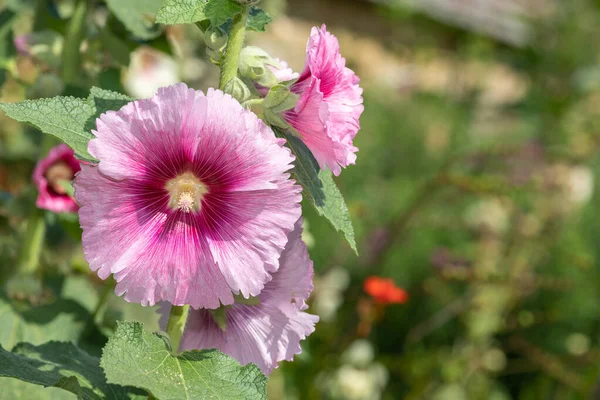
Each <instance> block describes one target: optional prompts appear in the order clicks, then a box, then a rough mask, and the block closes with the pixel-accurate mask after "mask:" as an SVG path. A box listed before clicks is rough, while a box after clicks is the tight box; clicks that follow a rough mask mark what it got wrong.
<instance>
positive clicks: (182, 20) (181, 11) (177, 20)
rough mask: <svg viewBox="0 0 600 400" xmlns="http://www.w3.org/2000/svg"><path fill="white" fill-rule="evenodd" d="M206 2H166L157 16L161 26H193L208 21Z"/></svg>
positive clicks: (188, 0)
mask: <svg viewBox="0 0 600 400" xmlns="http://www.w3.org/2000/svg"><path fill="white" fill-rule="evenodd" d="M205 5H206V0H165V1H164V3H163V5H162V7H161V8H160V10H158V13H157V14H156V22H158V23H161V24H167V25H173V24H193V23H194V22H199V21H202V20H205V19H206V14H204V6H205Z"/></svg>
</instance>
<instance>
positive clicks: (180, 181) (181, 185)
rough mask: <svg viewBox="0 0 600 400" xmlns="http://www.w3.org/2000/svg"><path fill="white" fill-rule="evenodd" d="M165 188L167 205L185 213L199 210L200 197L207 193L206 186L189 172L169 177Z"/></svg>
mask: <svg viewBox="0 0 600 400" xmlns="http://www.w3.org/2000/svg"><path fill="white" fill-rule="evenodd" d="M165 189H166V190H167V191H168V192H169V207H170V208H171V209H172V210H173V211H177V210H181V211H183V212H186V213H189V212H198V211H200V206H201V204H202V198H203V197H204V195H205V194H206V193H208V187H207V186H206V185H205V184H204V183H202V181H200V180H199V179H198V178H196V176H195V175H194V174H193V173H191V172H184V173H183V174H181V175H178V176H176V177H175V178H173V179H170V180H169V181H167V183H166V185H165Z"/></svg>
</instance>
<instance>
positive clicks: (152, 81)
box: [123, 46, 181, 99]
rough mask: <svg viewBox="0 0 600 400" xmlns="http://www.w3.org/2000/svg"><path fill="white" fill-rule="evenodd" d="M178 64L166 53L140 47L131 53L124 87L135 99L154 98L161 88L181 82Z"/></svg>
mask: <svg viewBox="0 0 600 400" xmlns="http://www.w3.org/2000/svg"><path fill="white" fill-rule="evenodd" d="M180 80H181V79H180V77H179V71H178V67H177V63H176V62H175V61H174V60H173V58H171V57H170V56H168V55H167V54H165V53H162V52H160V51H157V50H155V49H153V48H151V47H144V46H142V47H139V48H138V49H137V50H136V51H134V52H133V53H131V62H130V64H129V68H128V70H127V72H126V74H125V79H124V82H123V86H124V87H125V90H126V91H127V93H128V94H129V95H131V96H133V97H135V98H139V99H146V98H149V97H152V96H153V95H154V93H155V92H156V90H157V89H158V88H159V87H163V86H169V85H173V84H175V83H177V82H179V81H180Z"/></svg>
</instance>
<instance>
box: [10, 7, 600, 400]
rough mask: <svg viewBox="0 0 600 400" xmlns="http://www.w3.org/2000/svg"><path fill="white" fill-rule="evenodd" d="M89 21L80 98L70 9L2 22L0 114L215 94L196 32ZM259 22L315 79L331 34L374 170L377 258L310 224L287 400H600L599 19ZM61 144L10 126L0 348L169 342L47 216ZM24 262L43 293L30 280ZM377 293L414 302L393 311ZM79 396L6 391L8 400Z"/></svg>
mask: <svg viewBox="0 0 600 400" xmlns="http://www.w3.org/2000/svg"><path fill="white" fill-rule="evenodd" d="M108 3H111V2H108ZM152 3H156V1H154V0H152V1H148V2H147V5H148V7H149V15H150V11H151V9H152V7H153V5H152ZM91 4H92V5H91V11H90V12H89V15H88V19H89V24H88V25H87V28H86V31H85V32H83V33H82V34H83V35H84V37H85V40H84V42H83V45H82V48H81V49H80V50H81V65H82V68H81V71H79V73H78V76H77V78H76V79H73V80H71V81H65V79H63V75H62V74H61V61H62V59H63V58H64V54H65V53H64V50H63V48H62V42H63V37H64V35H65V34H66V33H67V28H68V22H69V19H70V16H71V15H72V13H73V1H68V0H63V1H45V0H39V1H38V0H4V1H0V5H1V6H0V7H2V9H3V11H2V12H0V68H1V69H0V82H1V83H2V87H1V90H2V91H1V97H0V100H1V101H4V102H12V101H18V100H22V99H25V98H41V97H49V96H54V95H58V94H70V95H75V96H85V95H86V94H87V90H88V89H89V87H90V86H92V85H96V86H101V87H104V88H107V89H113V90H118V91H121V92H127V93H128V94H130V95H132V96H135V97H148V96H151V95H152V93H153V92H154V90H155V88H156V87H159V86H163V85H168V84H171V83H174V82H177V81H181V80H183V81H186V82H188V83H190V84H191V85H193V87H195V88H197V89H206V88H207V87H209V86H215V85H216V79H217V76H218V70H217V69H216V67H214V66H213V65H211V64H210V63H209V62H207V61H206V54H205V53H206V51H205V47H204V45H203V42H202V37H201V34H200V32H199V30H197V29H196V28H195V27H193V26H188V27H172V28H169V29H168V30H164V29H163V28H161V27H155V26H152V25H151V24H150V23H149V22H148V21H152V18H151V15H150V16H148V15H146V14H144V15H142V16H141V17H140V18H138V19H137V20H134V21H131V20H129V23H128V24H125V23H123V21H124V20H128V19H127V18H125V19H123V18H122V16H121V18H116V17H115V15H114V12H113V11H112V10H111V9H110V8H109V7H107V6H106V5H105V4H104V3H103V2H102V1H92V2H91ZM158 5H160V1H158ZM263 5H264V6H265V8H266V9H267V10H269V12H270V13H271V14H272V15H273V16H274V18H275V20H274V22H273V23H272V24H270V25H269V26H268V28H267V33H266V34H252V35H251V36H250V37H249V42H250V43H252V44H254V45H257V46H261V47H264V48H265V49H266V50H267V51H269V52H270V53H271V54H273V55H274V56H277V57H279V58H281V59H285V60H286V61H288V62H289V63H290V64H291V66H292V67H294V69H295V70H297V71H298V70H301V68H302V65H303V62H304V46H305V44H306V38H307V37H308V34H309V32H310V27H311V26H314V25H320V24H321V23H326V24H327V26H328V30H330V31H331V32H332V33H334V34H335V35H336V36H338V38H339V39H340V43H341V51H342V55H343V56H344V57H346V59H347V64H348V66H349V67H351V68H352V69H354V70H355V71H356V72H357V74H358V75H359V76H360V77H361V85H362V86H363V87H364V88H365V92H364V103H365V112H364V114H363V116H362V119H361V131H360V132H359V134H358V135H357V137H356V140H355V144H356V145H357V147H359V148H360V152H359V153H358V160H357V164H356V165H355V166H351V167H349V168H347V169H346V170H344V171H343V173H342V174H341V176H340V177H339V179H337V182H338V184H339V186H340V190H341V191H342V193H343V194H344V196H345V197H346V201H347V203H348V207H349V208H350V212H351V215H352V219H353V222H354V227H355V230H356V233H357V238H358V244H359V251H360V256H359V257H356V255H355V254H354V253H353V252H352V251H351V249H350V248H349V247H348V246H347V244H345V242H344V240H343V238H342V237H341V236H340V235H339V234H337V233H336V232H335V231H334V229H333V228H331V227H330V226H329V225H328V223H327V222H326V221H325V220H324V219H320V218H319V217H318V216H317V215H316V214H315V213H314V212H313V211H312V210H311V209H310V208H308V207H306V209H305V215H306V220H307V222H308V229H307V234H306V237H305V239H306V241H307V244H308V245H309V248H310V253H311V256H312V258H313V260H314V262H315V269H316V276H315V291H314V292H313V296H312V298H311V307H310V309H309V311H310V312H312V313H315V314H318V315H319V316H320V317H321V322H319V324H318V325H317V330H316V332H315V333H314V334H313V335H312V336H311V337H310V338H309V339H308V340H306V341H305V342H304V343H303V353H302V354H301V355H299V356H297V357H296V360H295V362H293V363H283V364H282V366H281V367H280V368H279V369H278V370H276V371H275V372H274V373H273V375H272V377H271V380H270V383H269V394H270V398H272V399H340V400H342V399H344V400H345V399H347V400H363V399H364V400H377V399H390V400H391V399H435V400H455V399H456V400H462V399H494V400H503V399H520V400H533V399H595V398H600V379H599V373H600V369H599V367H600V318H599V317H600V253H599V251H598V248H599V247H598V245H597V241H598V238H599V236H600V212H599V211H598V209H597V208H596V204H598V193H597V191H596V190H595V187H596V180H597V176H598V173H599V172H600V170H599V163H598V161H599V158H598V147H599V145H600V53H599V50H600V41H599V40H598V38H599V37H600V2H599V1H595V0H594V1H592V0H569V1H561V0H536V1H534V0H485V1H483V0H481V1H477V2H475V1H464V0H435V1H434V0H422V1H420V2H415V1H412V2H411V1H408V0H389V1H384V0H382V1H377V2H368V1H358V0H354V1H351V0H304V1H301V0H289V1H287V2H286V1H281V0H265V1H263ZM128 16H129V17H131V14H128ZM130 19H131V18H130ZM130 24H133V25H135V24H138V28H137V29H139V31H137V34H133V35H132V33H131V25H130ZM140 24H141V25H140ZM140 26H141V27H140ZM140 32H141V33H140ZM24 35H25V36H24ZM142 36H143V37H142ZM15 38H26V40H25V41H24V43H26V45H25V48H22V49H20V51H17V49H16V48H15V45H14V43H15V42H14V40H15ZM131 51H133V53H131V55H130V52H131ZM52 144H54V143H52V142H51V141H50V140H48V139H44V140H43V138H42V135H41V134H40V133H39V132H37V131H35V130H33V129H31V128H27V127H25V126H23V125H21V124H19V123H17V122H15V121H12V120H10V119H8V118H6V117H4V116H3V115H0V262H1V264H0V265H1V267H0V279H1V282H2V286H3V291H2V292H1V295H0V344H2V346H3V347H5V348H11V347H12V346H13V345H14V344H15V343H16V342H18V341H21V340H27V341H30V342H32V343H34V344H37V343H38V342H39V341H40V340H42V339H43V340H48V338H56V339H59V340H71V339H73V340H74V339H77V338H82V339H79V340H80V343H79V344H80V345H81V346H83V347H84V348H86V350H88V351H90V352H91V353H92V354H97V352H98V348H99V346H101V345H102V343H103V341H105V340H106V339H105V335H107V334H110V332H111V331H112V330H113V329H114V327H115V324H116V322H115V321H116V320H117V319H125V318H126V319H135V320H141V321H143V322H145V324H146V326H147V327H148V328H149V329H158V325H157V317H156V315H155V312H154V310H152V309H151V308H143V307H141V306H139V305H134V304H127V303H126V302H125V301H124V300H122V299H120V298H117V297H116V296H115V295H114V294H113V293H112V291H111V288H110V284H109V286H106V285H105V284H104V283H103V282H102V281H100V280H99V279H98V278H97V277H95V276H94V274H91V273H89V272H88V269H87V265H86V263H85V260H84V258H83V254H82V252H81V248H80V247H81V246H80V242H79V240H80V239H79V238H80V231H79V228H78V223H77V218H76V216H73V215H56V214H51V213H49V212H45V213H42V214H40V211H38V210H36V208H35V196H36V192H35V188H34V187H33V186H32V184H31V173H32V170H33V167H34V165H35V163H36V161H37V160H38V159H39V158H40V157H42V156H44V155H45V153H46V152H47V150H48V148H49V147H50V146H51V145H52ZM39 215H42V217H43V218H44V220H45V224H46V229H45V232H41V233H40V232H39V231H38V232H37V233H38V236H39V235H41V234H43V236H42V238H43V240H42V241H41V242H40V241H38V242H40V243H41V245H36V243H32V241H33V242H35V240H34V239H35V237H36V231H35V227H34V226H32V224H31V223H30V221H32V220H34V219H35V218H38V216H39ZM24 259H25V261H29V263H30V264H32V265H34V267H35V268H34V269H35V272H34V273H31V274H22V273H18V272H16V269H17V268H16V266H17V265H20V264H22V263H23V260H24ZM369 276H382V277H389V278H392V279H393V281H394V282H395V283H396V285H397V286H399V287H401V288H403V289H404V290H406V291H407V292H408V293H409V296H410V299H409V301H408V302H407V303H405V304H396V305H389V306H381V305H377V304H375V303H374V302H373V301H372V299H370V298H369V296H368V295H366V294H365V292H364V290H363V281H364V279H365V278H366V277H369ZM107 287H108V289H107ZM102 296H109V301H108V305H107V306H103V307H101V308H100V309H98V308H96V304H97V303H98V299H99V298H100V297H102ZM90 314H91V315H92V319H93V321H95V322H96V324H91V325H90V324H89V323H88V322H87V321H88V320H89V315H90ZM82 330H84V332H85V335H80V334H79V333H81V331H82ZM67 331H68V332H67ZM73 332H79V333H77V334H75V333H73ZM69 335H72V337H71V336H69ZM69 396H71V395H65V394H63V393H62V392H58V391H57V390H54V389H44V390H42V389H38V388H36V387H33V386H31V387H30V386H28V385H25V384H22V383H20V382H17V381H15V380H12V379H8V378H0V398H2V399H5V398H6V399H15V398H23V399H38V398H40V399H43V398H71V397H69Z"/></svg>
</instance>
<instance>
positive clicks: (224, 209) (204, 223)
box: [75, 83, 301, 308]
mask: <svg viewBox="0 0 600 400" xmlns="http://www.w3.org/2000/svg"><path fill="white" fill-rule="evenodd" d="M96 123H97V131H94V134H95V135H96V138H95V139H93V140H91V141H90V143H89V146H88V149H89V152H90V154H91V155H93V156H94V157H95V158H97V159H98V160H100V161H99V164H98V165H97V166H93V165H89V166H88V165H84V166H83V170H82V171H81V173H79V174H78V175H77V177H76V179H75V196H76V198H77V200H78V201H79V203H80V205H81V209H80V210H79V219H80V223H81V227H82V228H83V239H82V240H83V250H84V253H85V255H86V258H87V261H88V262H89V264H90V268H91V269H92V270H94V271H98V275H99V276H100V277H101V278H102V279H106V278H107V277H108V276H109V275H110V274H111V273H112V274H114V277H115V279H116V281H117V282H118V283H117V286H116V289H115V291H116V293H117V294H118V295H123V294H124V295H125V299H126V300H128V301H131V302H138V303H141V304H143V305H146V304H149V305H153V304H155V303H156V302H158V301H162V300H164V301H169V302H170V303H172V304H175V305H183V304H190V305H191V306H192V307H194V308H199V307H202V308H217V307H219V305H220V303H222V304H225V305H227V304H232V303H233V301H234V298H233V293H232V292H234V293H241V294H242V295H243V296H244V297H249V296H256V295H258V293H260V291H261V290H262V288H263V287H264V284H265V283H266V282H268V281H269V280H270V279H271V275H270V274H271V273H273V272H275V271H276V270H277V269H278V266H279V256H280V254H281V252H282V251H283V248H284V247H285V244H286V242H287V234H288V233H289V232H290V231H291V230H292V229H293V227H294V222H295V221H296V220H297V219H298V218H299V217H300V212H301V211H300V205H299V204H298V203H299V201H300V199H301V195H300V190H301V189H300V187H299V186H297V185H295V183H294V181H292V180H290V179H288V178H289V174H288V173H287V171H288V170H289V169H290V168H291V163H292V162H293V160H294V157H293V156H292V154H291V152H290V151H289V150H288V149H287V148H285V147H284V146H283V144H284V141H283V140H281V139H277V138H275V136H274V134H273V132H272V131H271V129H269V128H268V127H267V126H266V125H265V124H264V123H263V122H262V121H260V120H259V119H258V118H257V117H256V115H254V114H253V113H251V112H250V111H248V110H246V109H244V108H243V107H242V106H241V105H240V104H239V103H238V102H237V101H236V100H234V99H233V98H232V97H231V96H229V95H226V94H224V93H223V92H221V91H218V90H212V89H209V91H208V93H207V94H206V95H204V94H203V93H202V92H200V91H195V90H193V89H188V87H187V86H186V85H185V84H182V83H181V84H176V85H173V86H169V87H165V88H161V89H159V90H158V92H157V94H156V95H154V97H152V98H151V99H146V100H139V101H134V102H132V103H129V104H127V105H126V106H124V107H123V108H121V110H120V111H117V112H114V111H109V112H107V113H105V114H103V115H101V116H100V118H99V119H98V120H97V121H96Z"/></svg>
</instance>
